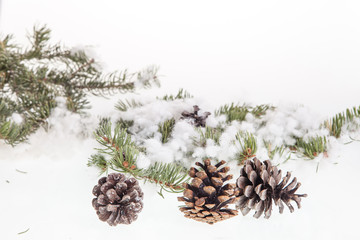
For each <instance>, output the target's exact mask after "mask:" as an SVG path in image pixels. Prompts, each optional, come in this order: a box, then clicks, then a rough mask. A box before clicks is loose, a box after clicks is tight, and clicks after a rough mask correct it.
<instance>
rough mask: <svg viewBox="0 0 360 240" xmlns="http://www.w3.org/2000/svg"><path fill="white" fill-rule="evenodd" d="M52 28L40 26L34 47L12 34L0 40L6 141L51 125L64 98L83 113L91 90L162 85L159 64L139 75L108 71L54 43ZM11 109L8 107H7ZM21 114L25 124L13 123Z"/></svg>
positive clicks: (104, 91) (1, 121)
mask: <svg viewBox="0 0 360 240" xmlns="http://www.w3.org/2000/svg"><path fill="white" fill-rule="evenodd" d="M50 33H51V31H50V29H48V28H47V27H46V26H41V27H34V29H33V33H32V35H30V36H29V41H30V47H28V48H25V47H19V46H17V45H15V44H13V43H12V36H10V35H7V36H5V37H3V38H1V39H0V96H1V99H0V100H1V105H2V108H3V109H2V111H0V114H1V115H0V126H1V135H0V139H2V140H4V141H5V142H6V143H10V144H16V143H19V142H21V141H24V140H26V136H27V135H28V134H30V133H32V132H34V131H36V130H37V129H38V128H39V127H40V126H45V125H46V123H47V119H48V117H49V116H50V114H51V111H52V109H53V108H54V107H56V105H57V101H56V100H55V99H56V98H57V97H62V98H64V99H65V100H66V106H67V108H68V109H69V110H70V111H72V112H75V113H82V112H83V111H84V110H85V109H86V108H89V102H88V100H87V99H86V96H87V94H93V95H97V96H105V95H107V94H112V93H117V92H121V93H124V92H128V91H133V90H135V86H137V85H142V86H144V87H148V86H151V84H153V83H155V84H159V82H158V78H157V75H156V74H157V68H156V67H150V68H147V69H145V70H143V71H140V72H136V73H128V72H127V71H126V70H125V71H122V72H114V73H110V74H103V73H102V72H101V71H100V70H99V68H98V67H97V63H96V61H95V60H94V59H92V58H90V57H89V56H88V55H87V54H86V53H85V52H84V51H82V50H77V51H75V50H70V49H67V48H64V47H63V46H62V45H61V44H55V45H54V44H51V43H50ZM4 106H5V107H6V111H5V110H4ZM13 113H18V114H20V115H21V116H22V118H23V120H24V121H23V123H22V124H21V126H18V125H16V124H13V123H9V122H8V121H9V120H8V117H9V116H11V115H12V114H13Z"/></svg>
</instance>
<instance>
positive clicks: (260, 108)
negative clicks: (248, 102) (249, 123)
mask: <svg viewBox="0 0 360 240" xmlns="http://www.w3.org/2000/svg"><path fill="white" fill-rule="evenodd" d="M274 109H275V107H274V106H271V105H268V104H261V105H257V106H255V107H253V108H251V111H250V112H251V113H252V114H253V115H254V116H255V117H257V118H260V117H261V116H263V115H265V113H266V112H267V111H268V110H274Z"/></svg>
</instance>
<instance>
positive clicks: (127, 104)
mask: <svg viewBox="0 0 360 240" xmlns="http://www.w3.org/2000/svg"><path fill="white" fill-rule="evenodd" d="M141 106H143V104H142V103H141V102H138V101H136V100H134V99H132V100H124V101H123V100H119V101H118V103H117V104H116V105H115V108H116V109H117V110H119V111H121V112H126V111H127V110H128V109H130V108H137V107H141Z"/></svg>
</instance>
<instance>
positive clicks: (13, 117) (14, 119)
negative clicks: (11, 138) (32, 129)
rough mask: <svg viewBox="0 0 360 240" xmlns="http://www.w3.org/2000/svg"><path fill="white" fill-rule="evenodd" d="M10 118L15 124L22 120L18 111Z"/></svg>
mask: <svg viewBox="0 0 360 240" xmlns="http://www.w3.org/2000/svg"><path fill="white" fill-rule="evenodd" d="M10 119H11V120H12V121H13V122H14V123H16V124H21V123H23V121H24V118H23V117H22V116H21V115H20V114H18V113H13V114H12V115H11V117H10Z"/></svg>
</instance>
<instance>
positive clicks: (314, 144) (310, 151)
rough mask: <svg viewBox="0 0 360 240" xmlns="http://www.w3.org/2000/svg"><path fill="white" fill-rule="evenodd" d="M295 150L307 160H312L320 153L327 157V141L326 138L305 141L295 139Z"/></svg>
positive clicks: (313, 138)
mask: <svg viewBox="0 0 360 240" xmlns="http://www.w3.org/2000/svg"><path fill="white" fill-rule="evenodd" d="M296 148H297V149H300V151H301V152H302V153H303V154H304V155H305V156H306V157H308V158H310V159H314V158H315V157H317V156H318V155H319V154H320V153H324V155H325V156H327V139H326V137H325V136H324V137H320V136H317V137H311V138H309V139H308V140H307V141H305V140H304V139H302V138H299V139H297V141H296Z"/></svg>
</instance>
